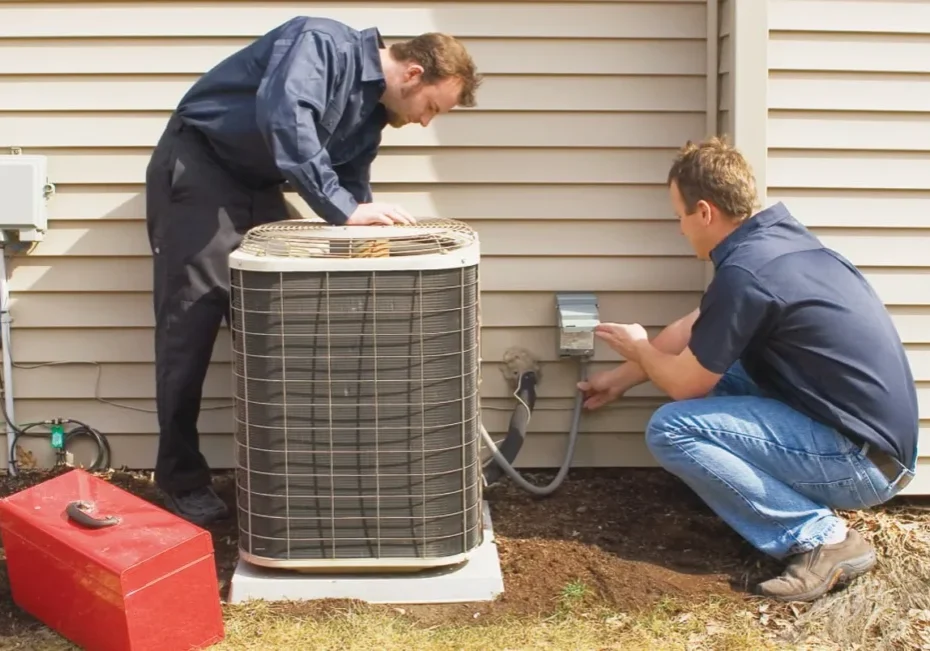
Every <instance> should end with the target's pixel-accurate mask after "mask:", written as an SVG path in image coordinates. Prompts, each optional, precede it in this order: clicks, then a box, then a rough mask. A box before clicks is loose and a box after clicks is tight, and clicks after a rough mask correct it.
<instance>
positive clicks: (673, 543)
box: [0, 469, 776, 636]
mask: <svg viewBox="0 0 930 651" xmlns="http://www.w3.org/2000/svg"><path fill="white" fill-rule="evenodd" d="M57 472H61V471H57ZM49 476H50V475H49V474H48V473H45V474H43V473H39V472H25V471H24V472H23V473H22V474H21V475H19V476H18V477H9V476H2V477H0V497H2V496H6V495H9V494H12V493H14V492H16V491H19V490H21V489H23V488H25V487H27V486H30V485H33V484H35V483H38V482H39V481H42V480H44V479H46V478H48V477H49ZM109 479H110V481H112V482H113V483H114V484H116V485H118V486H120V487H122V488H124V489H126V490H128V491H130V492H132V493H134V494H136V495H139V496H141V497H143V498H145V499H147V500H150V501H153V502H155V503H160V496H159V494H158V491H157V490H156V489H155V487H154V485H153V484H152V483H151V481H150V479H149V477H148V476H147V475H146V474H143V473H130V472H114V473H111V474H110V475H109ZM531 479H532V476H531ZM535 480H536V481H538V482H540V483H541V482H543V481H548V477H547V476H544V475H543V476H539V477H537V478H536V479H535ZM216 486H217V490H218V492H219V493H220V495H221V496H222V497H223V498H224V499H225V500H226V501H227V502H228V503H229V505H230V507H231V510H232V512H233V513H235V509H234V508H232V507H234V505H235V502H234V500H235V497H234V495H235V494H234V491H233V477H232V475H231V474H229V473H226V474H220V475H217V478H216ZM486 495H487V498H488V500H489V502H490V504H491V514H492V518H493V522H494V527H495V534H496V536H497V538H498V545H499V552H500V560H501V564H502V567H503V571H504V581H505V586H504V587H505V593H504V595H502V597H501V598H499V599H498V600H497V601H496V602H493V603H488V604H464V605H461V604H456V605H448V606H412V607H405V608H404V611H405V614H407V615H409V616H410V617H412V618H415V619H416V620H418V621H420V622H422V623H423V624H424V625H428V626H429V625H434V624H439V623H450V622H455V621H468V622H475V623H479V622H491V621H495V620H499V619H500V617H502V616H545V615H546V614H549V613H552V612H555V611H556V610H557V609H558V608H559V606H560V603H561V602H562V600H564V599H566V598H572V599H581V600H591V601H592V603H594V602H596V603H597V604H599V605H603V606H607V607H610V608H615V609H617V610H618V611H622V612H634V611H637V610H639V609H644V608H649V607H652V606H654V605H655V604H656V603H657V602H658V601H660V600H662V599H663V598H665V597H677V598H686V599H688V598H690V597H695V598H702V597H708V596H710V595H719V596H720V597H723V598H728V599H741V598H745V596H746V592H745V590H746V589H747V586H749V585H751V582H752V581H753V580H755V579H758V577H759V576H760V575H761V574H764V573H766V572H772V571H774V570H775V569H776V568H773V567H770V566H767V565H766V564H765V563H763V562H762V559H761V557H760V556H759V555H758V554H756V553H755V552H754V551H752V550H751V548H749V547H748V546H747V545H746V544H745V543H744V542H743V541H742V539H741V538H739V537H738V536H737V535H735V534H734V533H733V532H732V531H731V530H730V529H729V528H728V527H727V526H726V525H724V524H723V523H722V522H721V521H720V520H719V519H717V518H716V516H714V515H713V514H712V513H711V512H710V511H709V510H708V509H707V508H706V507H705V506H704V505H703V504H702V503H701V502H700V501H699V500H698V499H697V498H696V497H695V496H694V494H693V493H692V492H691V491H690V490H689V489H688V488H687V487H685V486H684V485H683V484H682V483H681V482H679V481H678V480H677V479H675V478H673V477H671V476H670V475H668V474H666V473H664V472H662V471H658V470H629V469H624V470H606V471H589V470H575V471H573V472H571V473H570V475H569V477H568V478H567V479H566V481H565V483H564V484H563V485H562V487H561V489H560V490H559V491H558V492H557V493H556V494H555V495H553V496H551V497H549V498H545V499H538V498H535V497H533V496H530V495H528V494H527V493H525V492H523V491H522V490H520V489H519V488H517V487H514V486H513V485H512V484H511V483H510V482H509V481H505V482H502V483H501V484H498V485H496V486H494V487H492V488H491V489H490V490H489V491H488V492H487V494H486ZM210 531H211V533H212V535H213V540H214V545H215V550H216V563H217V571H218V575H219V578H220V589H221V595H222V597H223V598H224V599H225V596H226V593H227V590H228V582H229V578H230V576H231V575H232V572H233V569H234V567H235V563H236V558H237V553H238V552H237V541H236V521H235V519H234V518H231V519H229V520H226V521H224V522H222V523H219V524H216V525H214V526H211V527H210ZM341 605H342V604H338V603H334V604H326V603H314V604H300V605H298V604H293V605H290V606H288V607H287V608H288V609H291V608H293V609H295V610H297V609H299V610H301V611H304V612H306V613H307V614H311V613H324V612H325V611H326V610H328V609H330V610H331V609H333V608H338V607H340V606H341ZM38 625H39V624H38V623H37V622H36V621H35V620H34V619H33V618H31V617H30V616H28V615H26V614H25V613H23V612H22V611H20V610H19V609H18V608H17V607H16V606H15V605H14V604H13V602H12V599H11V598H10V594H9V589H8V586H7V582H6V575H5V561H2V560H0V636H7V635H12V634H18V633H19V634H21V633H23V632H26V631H28V630H30V629H32V628H34V627H36V626H38Z"/></svg>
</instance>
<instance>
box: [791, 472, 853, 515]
mask: <svg viewBox="0 0 930 651" xmlns="http://www.w3.org/2000/svg"><path fill="white" fill-rule="evenodd" d="M791 487H792V488H793V489H794V490H796V491H797V492H798V493H800V494H801V495H803V496H804V497H806V498H808V499H809V500H811V501H813V502H816V503H817V504H822V505H823V506H827V507H830V508H832V509H841V510H844V511H846V510H850V511H855V510H858V509H863V508H868V507H870V506H872V504H869V503H867V502H864V501H863V499H862V495H861V494H860V492H859V487H858V485H857V482H856V480H855V479H854V478H848V479H837V480H834V481H823V482H808V481H796V482H792V483H791Z"/></svg>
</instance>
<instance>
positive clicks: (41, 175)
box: [0, 155, 49, 241]
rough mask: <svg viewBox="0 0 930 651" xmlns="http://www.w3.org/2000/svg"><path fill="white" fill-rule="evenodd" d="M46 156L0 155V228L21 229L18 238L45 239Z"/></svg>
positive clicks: (46, 223) (46, 214) (46, 219)
mask: <svg viewBox="0 0 930 651" xmlns="http://www.w3.org/2000/svg"><path fill="white" fill-rule="evenodd" d="M47 170H48V162H47V159H46V157H45V156H25V155H10V156H0V230H5V231H19V239H20V240H23V241H35V240H40V239H42V236H43V235H44V234H45V232H46V231H47V230H48V211H47V200H46V190H47V188H48V187H49V186H48V172H47Z"/></svg>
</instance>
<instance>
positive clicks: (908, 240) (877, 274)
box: [765, 0, 930, 494]
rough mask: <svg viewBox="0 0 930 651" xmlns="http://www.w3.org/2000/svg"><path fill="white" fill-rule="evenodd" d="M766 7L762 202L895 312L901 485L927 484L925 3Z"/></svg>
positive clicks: (929, 225) (929, 152) (929, 110)
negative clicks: (905, 462)
mask: <svg viewBox="0 0 930 651" xmlns="http://www.w3.org/2000/svg"><path fill="white" fill-rule="evenodd" d="M768 10H769V11H768V28H769V29H770V30H771V31H770V35H769V39H768V52H767V69H768V75H767V78H768V88H767V124H766V129H765V132H766V139H767V142H766V151H767V154H766V161H765V164H766V179H767V191H768V201H769V202H774V201H783V202H785V204H786V205H787V206H788V207H789V208H790V209H791V210H792V211H793V212H794V213H795V214H796V215H797V217H798V218H799V219H800V220H801V221H803V222H804V223H805V224H807V225H808V226H809V227H811V228H812V229H813V231H814V232H815V233H817V235H819V236H820V238H821V239H822V240H823V242H824V243H826V244H827V245H828V246H831V247H832V248H834V249H836V250H837V251H839V252H840V253H841V254H843V255H844V256H846V257H847V258H849V259H850V260H851V261H852V262H853V263H854V264H856V265H857V266H858V267H859V268H860V269H861V270H862V271H863V272H864V274H865V275H866V276H867V277H868V278H869V280H870V281H872V283H873V284H874V286H875V288H876V290H877V291H878V293H879V294H880V295H881V297H882V299H883V300H884V302H885V303H886V305H887V306H888V309H889V310H890V312H891V314H892V315H893V318H894V321H895V324H896V325H897V327H898V331H899V333H900V335H901V337H902V339H903V340H904V342H905V344H906V347H907V351H908V358H909V360H910V362H911V367H912V369H913V372H914V376H915V379H916V381H917V392H918V398H919V402H920V416H921V433H922V435H921V441H920V453H921V460H920V468H919V469H918V476H917V479H916V480H915V481H914V482H912V484H911V485H910V486H909V487H908V489H907V492H908V493H923V494H926V493H930V252H928V251H930V4H927V3H922V2H896V1H884V0H872V1H864V0H857V1H843V0H831V1H813V0H771V1H770V2H769V3H768ZM868 344H869V342H867V341H864V342H862V345H863V346H867V345H868Z"/></svg>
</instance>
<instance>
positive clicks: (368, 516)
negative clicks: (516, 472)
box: [231, 266, 481, 561]
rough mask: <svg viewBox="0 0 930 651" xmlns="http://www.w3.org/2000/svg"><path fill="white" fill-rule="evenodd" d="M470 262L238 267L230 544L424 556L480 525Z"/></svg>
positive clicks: (329, 555) (256, 549)
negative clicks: (235, 528) (236, 534)
mask: <svg viewBox="0 0 930 651" xmlns="http://www.w3.org/2000/svg"><path fill="white" fill-rule="evenodd" d="M477 310H478V269H477V266H470V267H459V268H454V269H439V270H414V271H397V270H391V271H369V272H312V273H311V272H301V271H290V272H264V271H253V270H241V269H233V271H232V322H231V330H232V339H233V352H234V372H235V377H236V383H235V404H236V407H235V417H236V420H237V431H236V442H237V454H238V467H239V471H238V488H239V495H238V504H239V528H240V541H241V542H240V545H241V546H242V548H243V549H244V550H245V551H246V552H248V553H249V554H251V555H253V556H255V557H261V558H265V559H279V560H287V561H299V560H307V561H315V560H326V559H392V558H393V559H429V558H441V557H449V556H454V555H457V554H462V553H465V552H468V551H470V550H472V549H473V548H474V547H475V546H476V545H477V544H478V543H480V539H481V512H480V508H481V485H480V481H481V479H480V478H481V472H480V456H479V453H478V448H479V423H478V421H477V418H478V416H477V414H478V406H477V401H478V331H477V328H478V315H477Z"/></svg>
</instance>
